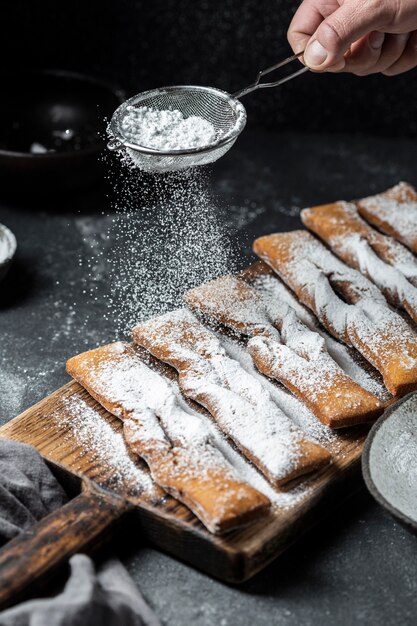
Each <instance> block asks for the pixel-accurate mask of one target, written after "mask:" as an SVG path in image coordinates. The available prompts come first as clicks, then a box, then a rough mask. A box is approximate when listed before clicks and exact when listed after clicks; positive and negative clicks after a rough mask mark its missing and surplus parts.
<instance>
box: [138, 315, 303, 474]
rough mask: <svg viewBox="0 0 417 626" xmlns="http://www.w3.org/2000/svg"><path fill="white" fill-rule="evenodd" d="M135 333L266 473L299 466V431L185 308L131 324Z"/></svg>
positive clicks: (190, 395)
mask: <svg viewBox="0 0 417 626" xmlns="http://www.w3.org/2000/svg"><path fill="white" fill-rule="evenodd" d="M134 338H135V340H136V341H138V342H139V343H141V344H142V345H144V346H145V347H146V348H147V349H149V350H150V351H151V352H152V353H153V354H155V356H157V357H159V356H161V354H163V359H164V360H165V361H166V362H168V363H170V364H171V365H174V366H175V367H176V368H177V369H179V371H180V386H181V389H182V390H183V392H184V393H185V395H186V396H188V397H190V398H192V399H194V400H196V401H197V402H199V403H200V404H203V406H205V407H206V408H208V410H209V411H210V412H211V413H212V415H213V416H214V417H215V419H216V421H217V423H218V424H219V425H220V427H221V428H222V430H224V431H225V432H226V433H227V434H228V435H229V436H230V437H231V438H232V439H233V440H234V441H235V443H236V445H237V446H238V447H240V448H243V449H244V450H247V451H249V453H250V455H251V457H252V458H253V459H257V461H256V463H257V465H260V466H261V467H264V468H266V471H267V473H269V474H270V475H271V476H273V477H275V478H276V479H278V480H282V479H283V478H285V477H286V476H288V475H290V474H291V473H292V472H293V471H294V470H295V469H296V468H297V466H298V463H299V453H298V447H299V443H300V442H301V440H302V438H303V434H302V431H301V430H299V429H298V428H296V427H295V425H294V424H293V423H292V422H291V421H290V420H289V418H288V417H287V416H286V415H285V414H284V413H283V412H282V411H281V410H280V409H279V408H278V407H277V406H276V405H275V404H274V403H273V401H272V398H271V397H270V396H269V394H268V393H267V392H266V390H265V388H263V387H262V385H261V384H260V382H259V381H258V380H257V379H256V378H254V377H253V376H251V375H249V374H248V373H247V372H246V371H245V370H244V369H243V368H242V367H241V366H240V364H239V363H238V362H237V361H234V360H233V359H230V358H229V357H228V356H227V354H226V352H225V350H224V348H223V347H222V346H221V344H220V342H219V341H218V340H216V341H215V339H216V338H215V335H214V334H213V333H211V332H210V331H208V330H207V329H205V328H204V327H203V326H202V324H200V322H198V321H197V320H196V318H195V317H194V316H193V315H192V314H191V313H190V312H189V311H187V310H185V309H181V310H177V311H174V312H172V313H169V314H166V315H163V316H160V317H158V318H155V319H152V320H149V321H148V322H146V323H145V324H142V325H141V326H140V327H137V328H136V329H135V330H134ZM148 338H150V339H148ZM167 348H168V349H167Z"/></svg>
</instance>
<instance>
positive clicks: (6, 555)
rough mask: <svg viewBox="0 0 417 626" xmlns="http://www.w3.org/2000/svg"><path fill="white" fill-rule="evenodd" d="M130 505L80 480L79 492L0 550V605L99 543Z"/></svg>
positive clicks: (20, 596) (16, 598) (21, 595)
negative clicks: (81, 482) (75, 555)
mask: <svg viewBox="0 0 417 626" xmlns="http://www.w3.org/2000/svg"><path fill="white" fill-rule="evenodd" d="M130 508H131V505H130V504H129V503H128V502H126V500H123V499H122V498H119V497H117V496H113V495H111V494H108V493H107V492H104V491H102V490H99V489H98V488H96V487H94V486H93V485H92V484H91V483H89V482H86V483H83V491H81V493H80V494H79V495H78V496H76V497H75V498H73V499H72V500H70V502H68V503H67V504H65V505H64V506H63V507H61V508H59V509H57V510H56V511H54V512H53V513H51V514H50V515H48V516H47V517H44V518H43V519H42V520H41V521H39V522H38V523H37V524H35V525H34V526H33V527H32V528H30V529H29V530H25V531H23V532H22V533H20V534H19V535H18V536H17V537H15V538H14V539H12V540H11V541H9V542H8V543H7V544H6V545H5V546H4V547H3V548H2V549H1V550H0V609H4V608H6V607H8V606H10V605H11V604H15V603H16V602H18V601H20V600H22V599H23V598H25V596H26V595H27V593H28V591H29V590H30V591H33V590H35V589H36V588H38V587H39V586H40V584H41V583H42V580H43V579H44V578H46V577H47V576H49V575H50V574H51V573H52V572H53V570H55V569H56V568H57V567H59V566H60V565H62V564H63V563H64V562H65V561H66V560H67V559H68V558H69V557H70V556H72V555H73V554H75V553H76V552H80V551H85V550H88V549H89V548H91V547H92V545H94V544H95V543H96V542H97V543H99V539H100V537H101V538H103V535H104V534H105V532H106V531H108V530H109V528H110V527H111V526H112V525H113V524H114V523H115V522H117V521H118V520H119V519H120V518H121V517H122V516H123V515H124V513H126V512H127V511H128V510H129V509H130Z"/></svg>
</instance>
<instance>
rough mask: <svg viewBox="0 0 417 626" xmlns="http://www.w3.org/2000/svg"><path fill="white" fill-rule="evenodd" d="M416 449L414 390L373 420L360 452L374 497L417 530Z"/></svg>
mask: <svg viewBox="0 0 417 626" xmlns="http://www.w3.org/2000/svg"><path fill="white" fill-rule="evenodd" d="M414 442H415V443H414ZM415 450H417V392H413V393H410V394H408V395H407V396H404V398H402V399H401V400H399V401H398V402H396V403H395V404H393V405H392V406H390V407H389V408H388V409H387V410H386V411H385V412H384V414H383V415H382V416H381V417H380V418H379V419H378V420H377V421H376V422H375V424H374V425H373V426H372V428H371V430H370V431H369V435H368V437H367V438H366V442H365V447H364V450H363V454H362V474H363V477H364V480H365V483H366V486H367V487H368V489H369V491H370V492H371V494H372V495H373V497H374V498H375V500H376V501H377V502H378V503H379V504H380V505H381V506H383V507H384V508H385V509H386V510H387V511H389V512H390V513H391V515H393V516H394V517H395V518H396V519H397V520H399V521H400V522H401V523H402V524H403V525H404V526H406V527H407V528H408V529H410V530H412V531H413V532H414V533H417V488H416V487H417V454H415Z"/></svg>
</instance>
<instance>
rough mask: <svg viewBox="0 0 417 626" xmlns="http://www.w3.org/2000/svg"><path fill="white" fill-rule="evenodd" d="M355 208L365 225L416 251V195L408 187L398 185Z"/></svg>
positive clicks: (359, 201) (412, 189) (359, 202)
mask: <svg viewBox="0 0 417 626" xmlns="http://www.w3.org/2000/svg"><path fill="white" fill-rule="evenodd" d="M357 206H358V209H359V212H360V214H361V215H362V216H363V217H364V218H365V219H366V220H367V221H368V222H371V224H373V225H374V226H376V227H377V228H379V229H380V230H382V231H383V232H384V233H386V234H387V235H392V236H393V237H395V239H398V241H401V242H402V243H403V244H405V245H406V246H407V247H408V248H410V249H411V250H412V251H413V252H417V192H416V191H415V189H414V188H413V187H412V186H411V185H409V184H408V183H404V182H402V183H399V184H398V185H395V187H392V188H391V189H388V190H387V191H385V192H383V193H381V194H378V195H376V196H370V197H369V198H363V199H362V200H358V202H357Z"/></svg>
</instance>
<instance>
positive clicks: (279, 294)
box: [253, 274, 391, 400]
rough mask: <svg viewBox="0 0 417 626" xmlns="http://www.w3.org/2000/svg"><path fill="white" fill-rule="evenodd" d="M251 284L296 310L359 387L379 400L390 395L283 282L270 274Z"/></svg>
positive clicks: (269, 296) (385, 398)
mask: <svg viewBox="0 0 417 626" xmlns="http://www.w3.org/2000/svg"><path fill="white" fill-rule="evenodd" d="M253 285H254V286H255V287H256V289H258V290H259V291H260V292H261V293H263V294H264V295H265V296H266V297H268V298H274V299H280V300H283V301H284V302H287V303H288V304H289V305H290V306H291V307H292V308H293V309H294V310H295V312H296V314H297V316H298V317H299V319H300V320H302V322H303V323H304V324H305V325H306V326H307V327H308V328H310V329H311V330H314V331H316V332H317V333H319V334H320V335H321V337H323V339H324V341H325V344H326V348H327V350H328V352H329V354H330V355H331V356H332V358H333V359H334V360H335V361H336V363H338V365H339V366H340V367H341V368H342V369H343V371H344V372H346V374H347V375H348V376H350V377H351V378H352V379H353V380H354V381H355V382H357V383H358V384H359V385H361V387H363V388H364V389H366V390H367V391H369V392H370V393H372V394H373V395H375V396H376V397H377V398H379V399H380V400H388V399H389V398H390V397H391V396H390V394H389V393H388V391H387V389H386V387H385V386H384V384H383V383H382V381H380V380H379V378H378V377H376V376H375V375H374V376H372V375H371V374H370V373H369V372H368V371H367V370H365V369H364V368H363V367H361V366H360V365H359V364H358V362H357V361H356V360H355V359H354V358H353V356H352V355H351V353H350V351H349V349H348V348H347V347H346V346H344V345H343V344H342V343H340V342H339V341H336V340H335V339H333V337H332V336H331V335H329V334H328V333H327V332H326V331H325V330H323V329H322V328H321V327H320V326H319V324H318V320H317V318H316V317H315V316H314V315H313V314H312V313H311V312H310V311H309V310H308V309H306V308H305V307H304V306H303V305H302V304H300V302H299V301H298V300H297V299H296V298H295V296H294V294H293V293H292V292H290V290H289V289H288V288H287V287H286V285H284V283H283V282H282V281H281V280H280V279H279V278H278V277H277V276H274V275H272V274H265V275H263V276H262V275H260V276H257V277H256V278H255V279H254V281H253Z"/></svg>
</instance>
